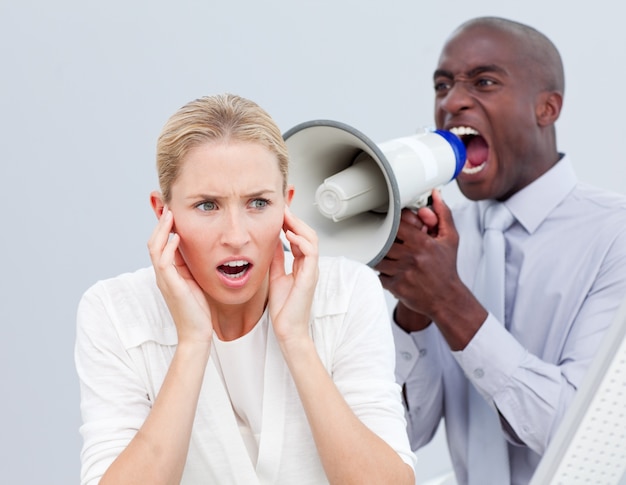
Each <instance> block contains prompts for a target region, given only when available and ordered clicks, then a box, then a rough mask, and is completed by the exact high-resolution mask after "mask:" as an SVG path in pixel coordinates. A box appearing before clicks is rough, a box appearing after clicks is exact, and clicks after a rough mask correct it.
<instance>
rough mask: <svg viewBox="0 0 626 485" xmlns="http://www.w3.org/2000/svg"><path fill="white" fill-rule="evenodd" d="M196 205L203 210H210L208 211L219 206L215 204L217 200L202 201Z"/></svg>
mask: <svg viewBox="0 0 626 485" xmlns="http://www.w3.org/2000/svg"><path fill="white" fill-rule="evenodd" d="M196 207H197V208H198V209H200V210H201V211H205V212H208V211H212V210H215V209H216V208H217V205H216V204H215V202H210V201H206V202H200V203H199V204H198V205H197V206H196Z"/></svg>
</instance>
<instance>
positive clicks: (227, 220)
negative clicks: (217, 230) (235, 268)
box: [221, 212, 250, 248]
mask: <svg viewBox="0 0 626 485" xmlns="http://www.w3.org/2000/svg"><path fill="white" fill-rule="evenodd" d="M221 230H222V236H221V238H222V243H223V244H226V245H228V246H232V247H237V248H240V247H242V246H244V245H245V244H246V243H247V242H248V241H249V240H250V231H249V230H248V225H247V223H246V219H245V217H244V216H243V215H241V214H239V213H238V212H230V213H228V214H225V216H224V219H223V224H222V229H221Z"/></svg>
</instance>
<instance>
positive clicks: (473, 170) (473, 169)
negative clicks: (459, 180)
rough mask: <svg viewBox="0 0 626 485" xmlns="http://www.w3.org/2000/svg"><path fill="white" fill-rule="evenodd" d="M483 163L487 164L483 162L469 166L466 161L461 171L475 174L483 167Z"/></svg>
mask: <svg viewBox="0 0 626 485" xmlns="http://www.w3.org/2000/svg"><path fill="white" fill-rule="evenodd" d="M485 165H487V162H483V163H481V164H480V165H476V166H471V165H469V164H468V163H466V164H465V165H464V166H463V169H462V170H461V172H463V173H467V174H470V175H471V174H475V173H478V172H480V171H481V170H482V169H483V168H485Z"/></svg>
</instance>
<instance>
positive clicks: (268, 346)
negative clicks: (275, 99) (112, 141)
mask: <svg viewBox="0 0 626 485" xmlns="http://www.w3.org/2000/svg"><path fill="white" fill-rule="evenodd" d="M157 169H158V175H159V184H160V189H161V191H160V192H153V193H152V194H151V195H150V201H151V205H152V208H153V210H154V213H155V214H156V216H157V218H158V223H157V225H156V228H155V229H154V232H153V234H152V236H151V238H150V241H149V243H148V248H149V252H150V257H151V260H152V267H150V268H144V269H140V270H138V271H136V272H133V273H127V274H123V275H120V276H118V277H116V278H112V279H109V280H104V281H100V282H98V283H96V284H95V285H94V286H93V287H92V288H90V289H89V290H88V291H87V292H86V293H85V295H84V296H83V298H82V300H81V302H80V305H79V309H78V317H77V320H78V328H77V341H76V367H77V371H78V375H79V379H80V385H81V411H82V416H83V425H82V426H81V434H82V436H83V439H84V445H83V450H82V453H81V462H82V470H81V482H82V483H83V484H94V483H101V484H109V483H112V484H115V485H120V484H126V483H141V484H160V483H164V484H165V483H172V484H173V483H185V484H200V483H208V484H213V483H214V484H231V483H233V484H235V483H237V484H245V485H250V484H255V483H270V484H290V485H291V484H296V483H297V484H321V483H337V484H342V485H343V484H350V483H355V484H357V483H358V484H360V485H362V484H367V483H375V484H384V483H389V484H394V485H397V484H403V483H406V484H413V483H414V471H413V470H414V465H415V457H414V455H413V453H412V452H411V450H410V448H409V444H408V439H407V436H406V431H405V419H404V411H403V406H402V404H401V399H400V390H399V387H398V385H397V384H396V383H395V381H394V364H395V357H394V347H393V339H392V335H391V327H390V324H389V321H388V317H387V310H386V307H385V301H384V296H383V293H382V290H381V287H380V283H379V282H378V279H377V277H376V275H375V274H374V272H373V271H372V270H371V269H370V268H368V267H366V266H365V265H361V264H359V263H355V262H352V261H350V260H348V259H344V258H324V257H321V258H320V257H318V249H317V239H316V235H315V233H314V231H313V230H312V229H311V228H309V227H308V226H307V225H306V224H305V223H303V222H302V221H301V220H299V219H298V218H297V217H296V216H295V215H294V214H292V213H291V212H290V211H289V203H290V201H291V199H292V197H293V195H294V188H293V187H291V186H289V185H288V183H287V169H288V155H287V150H286V146H285V144H284V141H283V138H282V136H281V133H280V130H279V129H278V127H277V126H276V124H275V123H274V121H273V120H272V118H271V117H270V116H269V115H268V114H267V113H266V112H265V111H264V110H263V109H261V108H260V107H259V106H258V105H256V104H255V103H253V102H251V101H249V100H247V99H244V98H241V97H238V96H234V95H218V96H209V97H204V98H200V99H197V100H195V101H192V102H190V103H188V104H187V105H185V106H184V107H182V108H181V109H180V110H179V111H177V112H176V113H175V114H174V115H173V116H172V117H171V118H170V119H169V121H168V122H167V123H166V125H165V127H164V128H163V131H162V133H161V135H160V137H159V139H158V146H157ZM281 231H284V234H285V238H286V241H288V243H289V245H290V251H287V252H285V251H284V250H283V244H282V242H281V237H280V236H281Z"/></svg>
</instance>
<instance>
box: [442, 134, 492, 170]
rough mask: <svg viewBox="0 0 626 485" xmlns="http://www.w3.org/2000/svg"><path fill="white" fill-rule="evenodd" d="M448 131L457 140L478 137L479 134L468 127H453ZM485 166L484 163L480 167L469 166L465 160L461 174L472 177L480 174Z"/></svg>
mask: <svg viewBox="0 0 626 485" xmlns="http://www.w3.org/2000/svg"><path fill="white" fill-rule="evenodd" d="M449 131H450V132H451V133H454V134H455V135H456V136H458V137H459V138H461V137H463V136H478V135H480V133H478V131H477V130H475V129H474V128H472V127H470V126H454V127H452V128H450V130H449ZM485 165H486V162H483V163H481V164H480V165H470V164H469V163H467V160H466V161H465V165H464V166H463V170H462V172H463V173H466V174H470V175H473V174H475V173H478V172H480V171H481V170H482V169H484V168H485Z"/></svg>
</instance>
